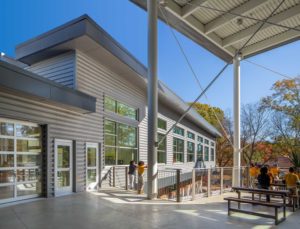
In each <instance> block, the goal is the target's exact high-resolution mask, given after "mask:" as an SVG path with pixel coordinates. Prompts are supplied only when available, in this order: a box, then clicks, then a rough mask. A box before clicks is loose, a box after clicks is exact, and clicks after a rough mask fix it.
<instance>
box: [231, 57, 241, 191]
mask: <svg viewBox="0 0 300 229" xmlns="http://www.w3.org/2000/svg"><path fill="white" fill-rule="evenodd" d="M233 71H234V79H233V81H234V82H233V85H234V89H233V90H234V95H233V96H234V97H233V107H234V108H233V110H234V121H233V123H234V139H233V145H234V151H233V167H234V169H233V174H232V175H233V185H234V186H240V178H241V176H240V174H241V172H240V167H241V152H240V148H241V138H240V135H241V130H240V110H241V109H240V105H241V102H240V56H239V55H237V56H236V57H235V58H234V60H233Z"/></svg>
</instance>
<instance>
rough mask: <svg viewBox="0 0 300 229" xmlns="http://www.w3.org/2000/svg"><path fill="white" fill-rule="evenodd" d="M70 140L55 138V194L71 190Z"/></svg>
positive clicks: (66, 192)
mask: <svg viewBox="0 0 300 229" xmlns="http://www.w3.org/2000/svg"><path fill="white" fill-rule="evenodd" d="M72 152H73V150H72V141H69V140H58V139H55V195H56V196H59V195H65V194H69V193H71V192H72Z"/></svg>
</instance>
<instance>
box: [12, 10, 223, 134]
mask: <svg viewBox="0 0 300 229" xmlns="http://www.w3.org/2000/svg"><path fill="white" fill-rule="evenodd" d="M70 50H77V51H80V52H82V53H84V54H86V55H88V56H89V57H91V58H92V59H94V60H96V61H97V62H99V63H101V65H104V66H106V67H108V69H112V70H113V71H114V72H115V73H116V74H118V75H119V76H121V77H123V78H125V79H126V80H128V81H129V82H130V83H132V84H133V85H136V86H137V87H139V88H141V89H142V90H143V91H144V92H145V95H147V93H146V92H147V68H146V67H145V66H144V65H143V64H142V63H140V62H139V61H138V60H137V59H136V58H135V57H134V56H133V55H131V54H130V53H129V52H128V51H127V50H126V49H125V48H124V47H122V46H121V45H120V44H119V43H118V42H116V41H115V40H114V39H113V38H112V37H111V36H110V35H109V34H108V33H107V32H106V31H104V30H103V29H102V28H101V27H100V26H99V25H98V24H97V23H96V22H95V21H93V20H92V19H91V18H90V17H89V16H88V15H83V16H81V17H79V18H76V19H74V20H72V21H70V22H68V23H66V24H64V25H62V26H60V27H58V28H55V29H53V30H51V31H49V32H47V33H44V34H42V35H40V36H38V37H36V38H34V39H31V40H29V41H26V42H24V43H22V44H20V45H18V46H17V47H16V57H17V59H18V60H19V61H22V62H24V63H26V64H29V65H31V64H34V63H36V62H39V61H42V60H44V59H47V58H51V57H53V56H56V55H59V54H62V53H65V52H68V51H70ZM158 93H159V102H160V103H162V104H164V105H166V106H168V107H169V108H170V109H172V110H174V111H176V112H178V113H180V114H182V113H183V112H185V110H186V109H187V108H188V106H187V104H186V103H185V102H184V101H183V100H182V99H181V98H179V97H178V96H177V95H176V94H175V93H174V92H172V91H171V90H170V89H169V88H167V87H166V86H165V85H164V84H163V83H162V82H159V90H158ZM186 118H187V119H188V120H190V121H192V122H193V123H195V124H196V125H198V126H200V127H201V128H203V129H204V130H206V131H208V132H209V133H210V134H212V135H213V136H221V134H220V133H219V132H218V131H217V130H216V129H215V128H214V127H213V126H211V125H210V124H209V123H208V122H207V121H206V120H205V119H204V118H203V117H202V116H200V115H199V114H198V113H197V112H196V111H194V110H193V109H192V110H191V111H190V112H189V113H188V114H187V116H186Z"/></svg>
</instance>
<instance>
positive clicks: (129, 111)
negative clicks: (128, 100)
mask: <svg viewBox="0 0 300 229" xmlns="http://www.w3.org/2000/svg"><path fill="white" fill-rule="evenodd" d="M117 112H118V114H119V115H121V116H124V117H127V118H131V119H133V120H137V119H138V118H137V109H135V108H133V107H130V106H128V105H125V104H123V103H120V102H117Z"/></svg>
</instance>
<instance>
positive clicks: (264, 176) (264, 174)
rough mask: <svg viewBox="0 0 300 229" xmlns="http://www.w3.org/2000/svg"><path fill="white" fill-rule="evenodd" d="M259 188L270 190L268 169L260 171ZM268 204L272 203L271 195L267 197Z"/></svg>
mask: <svg viewBox="0 0 300 229" xmlns="http://www.w3.org/2000/svg"><path fill="white" fill-rule="evenodd" d="M257 180H258V188H261V189H266V190H268V189H269V188H270V176H269V175H268V168H267V167H265V166H263V167H262V168H261V169H260V174H259V175H258V177H257ZM266 199H267V202H270V195H266Z"/></svg>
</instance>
